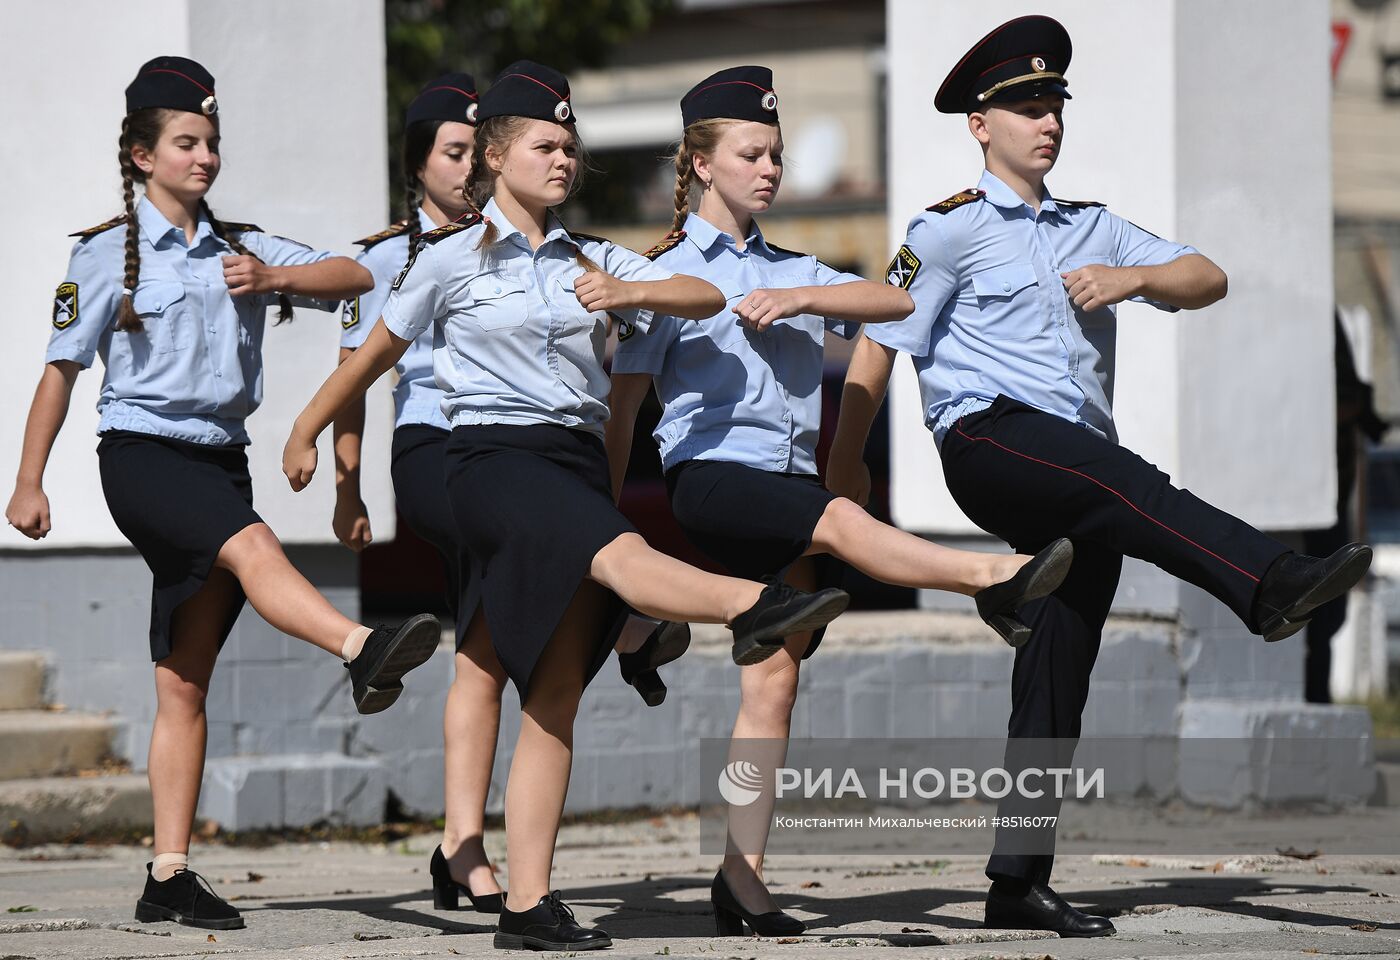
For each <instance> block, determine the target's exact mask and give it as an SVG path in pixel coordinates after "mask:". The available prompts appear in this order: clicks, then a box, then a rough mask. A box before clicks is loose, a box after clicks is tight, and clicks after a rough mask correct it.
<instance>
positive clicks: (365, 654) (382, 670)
mask: <svg viewBox="0 0 1400 960" xmlns="http://www.w3.org/2000/svg"><path fill="white" fill-rule="evenodd" d="M441 639H442V624H440V623H438V618H437V617H435V616H433V615H432V614H428V613H420V614H419V615H418V616H416V617H411V618H409V619H408V620H405V621H404V622H403V623H401V624H399V625H398V626H397V627H395V628H393V629H390V628H388V627H380V628H379V629H377V630H375V631H374V632H373V633H371V634H370V635H369V636H368V637H367V638H366V639H365V645H364V647H362V648H361V649H360V653H359V656H357V657H355V659H354V660H351V661H350V662H349V663H347V664H346V665H345V669H347V670H349V671H350V684H351V686H352V687H353V688H354V691H355V709H356V710H359V711H360V712H361V713H378V712H379V711H381V710H387V709H389V707H391V706H393V705H394V701H395V700H397V699H398V698H399V694H401V693H403V684H402V683H401V682H400V681H401V680H402V679H403V675H404V674H405V673H408V671H410V670H412V669H413V668H414V667H417V666H421V665H422V664H423V663H425V662H426V661H427V659H428V658H429V657H431V656H432V655H433V651H434V650H436V649H437V646H438V642H439V641H440V640H441Z"/></svg>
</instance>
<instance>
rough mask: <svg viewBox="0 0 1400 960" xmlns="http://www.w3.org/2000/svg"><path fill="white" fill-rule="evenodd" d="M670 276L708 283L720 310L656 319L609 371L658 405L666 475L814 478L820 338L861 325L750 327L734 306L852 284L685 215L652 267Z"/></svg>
mask: <svg viewBox="0 0 1400 960" xmlns="http://www.w3.org/2000/svg"><path fill="white" fill-rule="evenodd" d="M656 264H657V266H659V267H664V268H665V269H666V271H667V272H671V273H685V274H690V275H691V276H696V277H700V278H701V279H702V280H708V281H709V282H710V283H713V284H714V285H715V286H716V287H719V289H720V291H721V292H722V293H723V294H724V297H725V307H724V309H723V310H721V311H720V312H719V313H717V314H715V315H714V316H713V317H709V318H708V319H705V320H699V321H695V320H679V319H677V318H675V317H669V316H660V317H657V318H656V321H655V322H654V323H653V324H652V329H651V332H650V333H648V334H647V335H646V336H628V337H627V338H626V339H624V340H623V341H622V342H621V343H620V344H618V348H617V352H616V353H615V354H614V355H613V367H612V368H613V372H614V373H649V374H652V376H653V378H654V379H653V382H654V384H655V386H656V395H657V397H658V398H659V399H660V401H661V405H662V411H661V420H660V422H659V423H658V424H657V427H656V432H655V433H654V436H655V437H656V442H657V444H658V446H659V447H660V448H661V463H662V466H663V468H664V469H667V470H669V469H671V468H672V467H673V466H675V465H676V464H678V463H682V462H684V461H686V460H727V461H729V462H732V463H742V464H744V465H746V466H750V467H755V468H757V469H759V470H769V471H774V472H778V473H809V474H814V473H816V472H817V461H816V449H817V438H818V436H819V434H820V433H821V418H822V341H823V336H824V332H825V329H826V328H827V327H830V328H831V329H832V330H833V331H834V332H837V333H839V334H840V335H841V336H844V337H846V338H848V339H849V338H850V337H853V336H855V334H856V331H857V330H859V329H860V325H859V324H855V323H849V324H848V323H845V322H842V321H835V320H830V319H824V318H822V317H817V316H812V315H810V314H802V315H801V316H797V317H789V318H787V319H784V320H778V321H776V322H775V323H773V324H772V325H771V326H769V327H768V329H766V330H764V331H762V332H759V331H756V330H752V329H750V328H748V327H746V326H744V324H743V323H742V322H741V321H740V320H739V317H738V316H737V315H735V314H734V313H733V312H732V308H733V307H734V306H735V305H736V304H738V302H739V301H740V300H742V299H743V298H744V297H746V296H748V295H749V294H750V293H752V292H753V291H754V290H757V289H759V288H760V287H767V288H783V287H820V286H827V285H829V284H833V283H850V282H852V281H854V280H860V279H862V278H861V277H858V276H856V275H854V274H850V273H841V272H840V271H838V270H833V269H832V268H830V267H828V266H827V265H826V264H824V263H822V262H821V261H819V260H818V259H817V258H816V257H813V256H808V255H806V254H801V253H793V252H791V251H788V250H780V249H776V248H774V247H771V246H769V245H768V242H767V241H766V240H764V239H763V234H762V232H761V231H760V230H759V228H758V224H757V223H755V224H754V225H753V228H752V230H751V231H750V233H749V236H748V238H747V239H746V240H745V246H744V249H743V250H739V249H737V248H736V247H735V244H734V238H733V237H731V236H730V235H729V234H727V233H721V232H720V231H719V230H718V229H716V228H715V227H714V226H712V225H711V224H710V223H709V222H708V221H706V220H702V219H701V218H700V217H698V216H697V215H695V214H693V213H692V214H691V215H690V216H689V217H688V218H687V219H686V221H685V238H684V239H683V240H681V241H680V242H679V243H677V244H676V245H675V246H673V247H672V248H671V249H670V250H667V251H666V252H665V253H663V254H661V255H660V256H659V257H657V258H656Z"/></svg>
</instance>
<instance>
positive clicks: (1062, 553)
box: [985, 540, 1074, 649]
mask: <svg viewBox="0 0 1400 960" xmlns="http://www.w3.org/2000/svg"><path fill="white" fill-rule="evenodd" d="M1073 564H1074V544H1072V543H1070V542H1069V541H1068V540H1065V541H1063V542H1061V543H1057V544H1055V546H1054V548H1053V549H1052V550H1051V551H1050V555H1049V556H1048V557H1046V559H1045V562H1044V563H1043V564H1041V565H1040V567H1039V568H1038V569H1037V570H1036V571H1035V573H1034V574H1032V575H1031V579H1030V582H1029V583H1028V584H1026V589H1025V590H1023V591H1022V592H1021V595H1020V597H1019V598H1018V599H1017V600H1016V601H1015V603H1014V606H1017V607H1019V606H1020V605H1021V604H1023V603H1030V602H1031V601H1032V600H1039V599H1040V598H1041V597H1048V596H1049V595H1050V594H1052V593H1054V592H1055V591H1056V590H1057V589H1059V586H1060V584H1062V583H1064V582H1065V577H1067V576H1068V575H1069V568H1070V567H1071V566H1072V565H1073ZM985 620H986V623H987V626H989V627H991V628H992V629H993V630H995V631H996V632H997V636H999V637H1001V638H1002V639H1003V640H1005V641H1006V642H1007V644H1009V645H1010V646H1011V647H1012V649H1019V648H1020V647H1024V646H1025V645H1026V644H1027V643H1028V642H1029V641H1030V639H1031V628H1030V626H1029V625H1028V624H1027V623H1025V622H1024V621H1022V620H1020V619H1019V618H1017V617H1014V616H1011V615H1010V614H1006V613H994V614H992V615H991V616H989V617H986V618H985Z"/></svg>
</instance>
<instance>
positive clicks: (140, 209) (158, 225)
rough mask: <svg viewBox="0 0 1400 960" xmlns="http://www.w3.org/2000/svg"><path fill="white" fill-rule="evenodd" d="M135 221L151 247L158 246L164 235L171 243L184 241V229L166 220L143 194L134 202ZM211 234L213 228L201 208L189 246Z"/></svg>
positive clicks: (191, 246) (182, 243)
mask: <svg viewBox="0 0 1400 960" xmlns="http://www.w3.org/2000/svg"><path fill="white" fill-rule="evenodd" d="M136 222H137V224H138V225H140V227H141V232H142V233H144V234H145V235H146V239H147V240H149V241H150V243H151V246H153V247H159V246H160V243H161V241H162V240H164V239H165V238H166V237H170V238H171V239H170V242H171V243H172V244H175V243H178V244H180V245H181V246H183V245H184V243H185V231H183V230H181V229H180V228H179V227H177V226H175V225H174V224H173V223H171V222H170V221H169V220H167V219H166V218H165V214H163V213H161V212H160V211H159V210H157V209H156V205H155V204H154V203H152V202H151V201H150V200H148V199H146V198H145V197H144V196H143V197H142V198H141V199H140V200H138V201H137V203H136ZM171 234H174V236H171ZM212 236H214V228H213V227H212V226H211V225H210V223H209V218H208V217H206V216H205V215H204V211H202V210H201V211H200V213H199V225H198V226H197V227H195V230H194V243H192V244H190V245H189V246H190V248H191V249H193V248H194V247H197V246H199V245H200V244H201V243H203V242H204V241H205V239H206V238H208V237H212Z"/></svg>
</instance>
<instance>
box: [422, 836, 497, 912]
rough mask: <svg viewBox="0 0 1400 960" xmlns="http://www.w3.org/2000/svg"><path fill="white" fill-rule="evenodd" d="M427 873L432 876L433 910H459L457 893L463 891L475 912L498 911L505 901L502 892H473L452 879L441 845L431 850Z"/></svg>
mask: <svg viewBox="0 0 1400 960" xmlns="http://www.w3.org/2000/svg"><path fill="white" fill-rule="evenodd" d="M428 873H429V874H431V875H432V878H433V909H435V910H460V909H462V908H461V906H460V899H459V895H460V894H463V893H465V894H466V895H467V899H468V900H470V901H471V902H472V906H473V907H474V908H475V909H476V912H477V913H500V912H501V907H502V906H503V905H504V903H505V894H503V893H482V894H475V893H472V892H471V890H470V889H469V888H468V887H467V885H466V884H465V883H458V882H457V881H456V880H453V879H452V870H451V868H450V867H448V865H447V858H446V857H444V856H443V855H442V846H441V845H440V844H439V846H438V848H437V849H436V850H434V851H433V858H432V859H431V860H429V861H428Z"/></svg>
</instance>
